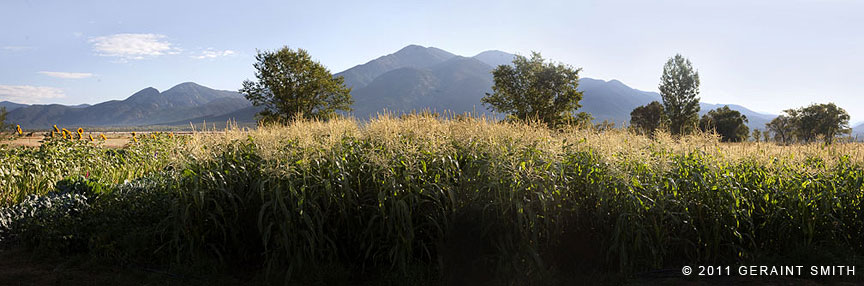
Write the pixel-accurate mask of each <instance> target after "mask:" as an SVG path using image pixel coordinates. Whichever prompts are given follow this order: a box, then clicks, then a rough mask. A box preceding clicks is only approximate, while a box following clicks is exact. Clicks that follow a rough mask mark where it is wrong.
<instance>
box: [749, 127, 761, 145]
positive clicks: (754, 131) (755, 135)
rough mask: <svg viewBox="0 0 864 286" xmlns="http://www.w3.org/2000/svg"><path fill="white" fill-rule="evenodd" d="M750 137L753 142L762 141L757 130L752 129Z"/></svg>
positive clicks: (759, 131)
mask: <svg viewBox="0 0 864 286" xmlns="http://www.w3.org/2000/svg"><path fill="white" fill-rule="evenodd" d="M750 137H752V138H753V141H756V142H759V141H762V130H759V129H758V128H753V132H752V133H751V135H750Z"/></svg>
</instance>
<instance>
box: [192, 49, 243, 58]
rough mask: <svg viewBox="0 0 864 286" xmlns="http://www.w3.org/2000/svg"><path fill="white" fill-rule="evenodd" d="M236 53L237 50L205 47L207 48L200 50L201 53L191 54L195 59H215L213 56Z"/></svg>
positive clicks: (225, 55)
mask: <svg viewBox="0 0 864 286" xmlns="http://www.w3.org/2000/svg"><path fill="white" fill-rule="evenodd" d="M236 54H237V52H235V51H232V50H223V51H220V50H214V49H207V50H205V51H202V52H201V54H199V55H197V56H193V58H196V59H199V60H203V59H215V58H218V57H227V56H233V55H236Z"/></svg>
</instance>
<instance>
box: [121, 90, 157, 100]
mask: <svg viewBox="0 0 864 286" xmlns="http://www.w3.org/2000/svg"><path fill="white" fill-rule="evenodd" d="M158 95H159V90H158V89H155V88H153V87H148V88H145V89H142V90H140V91H138V92H136V93H134V94H132V96H129V98H127V99H126V100H132V101H135V100H142V99H146V98H150V97H153V96H158Z"/></svg>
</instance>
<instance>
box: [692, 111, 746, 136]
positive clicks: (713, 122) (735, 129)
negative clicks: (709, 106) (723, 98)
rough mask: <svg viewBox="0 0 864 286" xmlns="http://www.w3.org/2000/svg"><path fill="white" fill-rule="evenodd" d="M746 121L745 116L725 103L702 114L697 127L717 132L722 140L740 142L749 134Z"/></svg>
mask: <svg viewBox="0 0 864 286" xmlns="http://www.w3.org/2000/svg"><path fill="white" fill-rule="evenodd" d="M747 122H748V121H747V116H745V115H743V114H741V112H738V111H737V110H732V109H730V108H729V106H728V105H726V106H723V107H720V108H717V109H714V110H711V111H708V113H707V114H705V115H703V116H702V119H701V120H699V129H701V130H702V131H706V132H707V131H714V132H717V134H720V140H721V141H723V142H741V141H744V140H747V138H748V137H749V136H750V128H749V127H747V124H746V123H747Z"/></svg>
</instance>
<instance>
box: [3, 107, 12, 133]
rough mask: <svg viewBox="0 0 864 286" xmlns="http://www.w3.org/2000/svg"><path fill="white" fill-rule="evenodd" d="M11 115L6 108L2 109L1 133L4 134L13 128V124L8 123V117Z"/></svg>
mask: <svg viewBox="0 0 864 286" xmlns="http://www.w3.org/2000/svg"><path fill="white" fill-rule="evenodd" d="M7 114H9V113H8V112H6V107H0V132H3V131H4V130H6V129H9V128H10V127H12V125H11V124H8V123H7V122H6V115H7Z"/></svg>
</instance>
